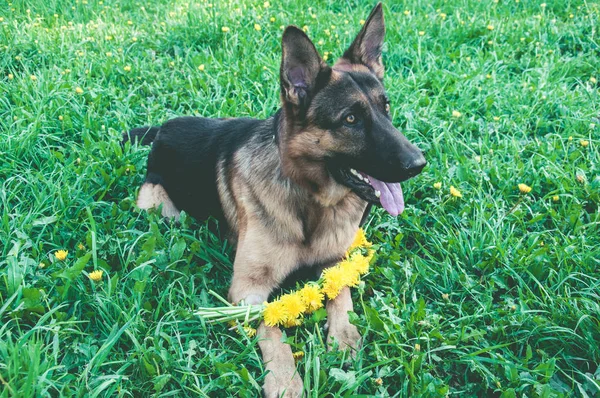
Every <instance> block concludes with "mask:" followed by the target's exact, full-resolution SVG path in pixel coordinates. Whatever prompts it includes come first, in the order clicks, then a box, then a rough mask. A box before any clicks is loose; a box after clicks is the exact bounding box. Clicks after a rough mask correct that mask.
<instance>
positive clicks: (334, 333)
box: [327, 322, 360, 357]
mask: <svg viewBox="0 0 600 398" xmlns="http://www.w3.org/2000/svg"><path fill="white" fill-rule="evenodd" d="M336 344H337V348H338V349H340V350H350V352H351V355H352V357H354V356H355V355H356V351H357V350H358V349H359V348H360V333H359V332H358V329H357V328H356V326H354V325H353V324H351V323H350V322H344V323H342V324H341V325H340V324H336V323H333V324H331V325H329V328H328V333H327V345H328V350H329V351H331V350H332V349H334V348H335V347H336Z"/></svg>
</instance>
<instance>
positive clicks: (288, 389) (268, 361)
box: [229, 233, 302, 398]
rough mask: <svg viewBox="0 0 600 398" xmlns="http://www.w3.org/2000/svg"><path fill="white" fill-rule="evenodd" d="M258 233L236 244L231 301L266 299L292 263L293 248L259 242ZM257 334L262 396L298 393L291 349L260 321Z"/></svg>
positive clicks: (299, 386)
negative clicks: (263, 365) (261, 372)
mask: <svg viewBox="0 0 600 398" xmlns="http://www.w3.org/2000/svg"><path fill="white" fill-rule="evenodd" d="M261 236H267V235H266V234H260V233H255V234H253V235H252V236H251V237H249V238H247V239H245V240H244V241H243V242H240V243H239V244H238V252H237V255H236V258H235V262H234V265H233V280H232V282H231V287H230V289H229V300H230V301H231V302H232V303H237V302H239V301H241V300H244V302H245V303H246V304H262V303H263V302H265V301H267V299H268V298H269V294H270V293H271V292H272V291H273V289H275V288H276V287H277V286H279V284H280V283H281V282H282V280H283V279H284V278H285V276H287V274H288V273H289V271H290V270H291V269H293V268H294V266H295V264H296V259H295V256H294V252H293V250H291V249H288V248H285V247H280V246H277V245H273V243H272V242H263V241H262V240H261V239H260V237H261ZM257 335H258V338H259V342H258V345H259V347H260V351H261V353H262V357H263V362H264V364H265V368H266V369H267V371H268V373H267V375H266V376H265V381H264V385H263V391H264V395H265V396H266V397H267V398H271V397H282V396H283V397H289V398H292V397H300V396H302V379H301V378H300V376H299V375H298V372H297V371H296V364H295V361H294V357H293V355H292V348H291V347H290V345H289V344H286V343H283V342H282V341H281V339H282V336H283V334H282V333H281V330H280V329H279V328H275V327H269V326H267V325H265V323H264V322H261V324H260V326H259V327H258V331H257Z"/></svg>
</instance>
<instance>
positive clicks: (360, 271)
mask: <svg viewBox="0 0 600 398" xmlns="http://www.w3.org/2000/svg"><path fill="white" fill-rule="evenodd" d="M374 253H375V251H374V250H373V249H372V248H371V243H370V242H369V241H367V239H366V237H365V233H364V231H363V230H362V229H359V230H358V232H357V233H356V237H355V238H354V242H353V243H352V245H351V246H350V248H349V249H348V252H347V253H346V256H345V258H344V259H343V260H342V261H341V262H339V263H338V264H336V265H335V266H333V267H330V268H327V269H326V270H325V271H323V273H322V274H321V278H320V279H319V280H318V281H316V282H310V283H307V284H305V285H304V287H303V288H301V289H299V290H296V291H294V292H291V293H287V294H284V295H282V296H280V297H279V298H278V299H277V300H274V301H272V302H270V303H267V302H265V303H263V304H259V305H231V304H230V303H228V302H227V301H226V300H225V299H224V298H222V297H221V296H219V295H218V294H216V293H215V292H213V291H211V292H210V293H211V294H212V295H214V296H215V297H217V299H219V300H220V301H221V302H223V303H224V304H226V306H224V307H206V308H200V309H198V311H196V313H195V314H196V315H198V316H200V317H201V318H203V319H205V320H206V321H207V322H209V323H217V322H230V323H231V324H232V326H233V328H235V327H236V326H237V323H238V322H242V324H243V328H244V330H245V331H246V333H247V334H248V335H250V336H252V335H254V333H255V330H254V329H252V328H251V327H250V326H249V323H250V322H252V321H255V320H258V319H263V320H264V321H265V324H266V325H267V326H284V327H293V326H299V325H301V324H302V321H303V319H304V316H305V315H308V314H311V313H313V312H314V311H316V310H318V309H319V308H321V307H323V301H324V299H325V296H327V298H328V299H330V300H331V299H334V298H336V297H337V296H338V295H339V294H340V291H341V290H342V289H343V288H344V287H346V286H349V287H355V286H358V284H359V283H360V277H361V275H364V274H366V273H367V272H368V271H369V263H370V262H371V259H372V258H373V255H374Z"/></svg>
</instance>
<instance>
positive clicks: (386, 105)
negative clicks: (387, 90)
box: [385, 102, 390, 113]
mask: <svg viewBox="0 0 600 398" xmlns="http://www.w3.org/2000/svg"><path fill="white" fill-rule="evenodd" d="M385 113H390V103H389V102H388V103H386V104H385Z"/></svg>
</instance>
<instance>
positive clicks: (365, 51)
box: [342, 3, 385, 80]
mask: <svg viewBox="0 0 600 398" xmlns="http://www.w3.org/2000/svg"><path fill="white" fill-rule="evenodd" d="M384 37H385V22H384V20H383V9H382V7H381V3H378V4H377V5H376V6H375V8H373V11H371V15H369V18H367V21H366V22H365V24H364V26H363V27H362V29H361V31H360V32H359V33H358V35H357V36H356V38H355V39H354V41H353V42H352V45H351V46H350V48H348V49H347V50H346V52H345V53H344V55H343V56H342V62H343V61H344V60H346V61H349V62H350V63H352V64H363V65H365V66H366V67H368V68H369V69H370V70H371V71H372V72H373V73H374V74H375V75H376V76H377V78H378V79H379V80H382V79H383V71H384V68H383V63H382V62H381V48H382V47H383V40H384Z"/></svg>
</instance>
